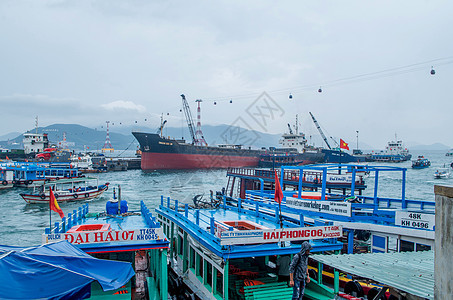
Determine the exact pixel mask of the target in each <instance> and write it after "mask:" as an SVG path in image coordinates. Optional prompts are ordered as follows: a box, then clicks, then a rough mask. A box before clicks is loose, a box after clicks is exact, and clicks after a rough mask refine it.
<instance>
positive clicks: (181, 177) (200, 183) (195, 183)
mask: <svg viewBox="0 0 453 300" xmlns="http://www.w3.org/2000/svg"><path fill="white" fill-rule="evenodd" d="M411 153H412V158H413V159H416V158H417V156H418V155H424V156H425V157H426V158H428V159H429V160H430V161H431V167H429V168H426V169H418V170H415V169H412V168H411V162H410V161H406V162H402V163H397V164H388V163H387V164H385V163H368V165H381V166H382V165H385V166H396V167H401V168H407V174H406V191H405V192H406V198H407V199H416V200H427V201H430V200H432V201H434V185H435V184H437V185H451V184H453V176H452V177H451V178H447V179H434V172H435V171H436V169H438V168H441V167H444V165H445V166H446V167H450V164H451V163H452V161H453V157H448V156H445V151H429V152H428V151H424V152H423V153H422V152H419V151H417V152H415V151H414V152H411ZM452 175H453V174H452ZM87 176H89V177H93V176H94V177H97V178H98V180H99V184H101V183H105V182H109V183H110V185H109V190H108V191H106V192H104V194H103V195H102V196H101V197H100V198H98V199H95V200H91V201H76V202H70V203H61V204H60V206H61V208H62V210H63V212H64V213H65V215H67V214H68V213H72V211H73V210H75V209H78V207H80V206H82V204H84V203H88V204H89V207H90V212H101V211H105V205H106V202H107V201H108V200H109V199H111V198H112V197H113V188H114V187H115V189H117V188H118V185H120V186H121V198H122V199H123V200H127V201H128V205H129V210H130V211H131V210H139V209H140V201H142V200H143V201H144V202H145V204H146V205H147V207H148V208H149V209H150V210H152V211H153V210H154V209H155V208H156V207H158V206H159V204H160V199H161V195H163V196H164V197H171V198H172V199H177V200H179V201H180V203H192V199H193V197H194V196H196V195H199V194H204V199H206V200H207V199H209V195H210V191H211V190H212V191H213V192H214V193H215V192H216V191H220V190H221V189H222V187H225V186H226V184H227V180H228V179H227V177H226V170H222V169H215V170H179V171H154V172H144V171H142V170H129V171H123V172H109V173H101V174H88V175H87ZM365 182H366V184H367V186H368V188H367V190H366V191H365V193H364V194H366V195H373V188H374V179H373V178H372V177H369V178H366V179H365ZM378 183H379V187H378V191H379V193H378V196H380V197H399V198H401V185H402V174H401V172H382V174H380V175H379V182H378ZM29 191H31V189H26V188H12V189H8V190H2V191H0V245H12V246H32V245H39V244H41V238H42V234H43V233H44V229H45V228H46V227H49V219H50V218H49V207H48V205H42V204H27V203H26V202H25V201H24V200H23V199H22V197H21V196H20V195H19V194H20V193H23V192H29ZM58 220H60V218H59V216H58V214H57V213H55V212H52V223H54V222H55V221H58Z"/></svg>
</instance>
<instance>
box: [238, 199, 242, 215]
mask: <svg viewBox="0 0 453 300" xmlns="http://www.w3.org/2000/svg"><path fill="white" fill-rule="evenodd" d="M241 206H242V199H241V198H240V197H239V198H238V212H241Z"/></svg>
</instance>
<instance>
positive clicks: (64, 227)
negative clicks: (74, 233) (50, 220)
mask: <svg viewBox="0 0 453 300" xmlns="http://www.w3.org/2000/svg"><path fill="white" fill-rule="evenodd" d="M61 232H62V233H65V232H66V217H63V218H61Z"/></svg>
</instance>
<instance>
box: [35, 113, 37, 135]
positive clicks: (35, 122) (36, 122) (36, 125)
mask: <svg viewBox="0 0 453 300" xmlns="http://www.w3.org/2000/svg"><path fill="white" fill-rule="evenodd" d="M35 129H36V134H38V116H36V119H35Z"/></svg>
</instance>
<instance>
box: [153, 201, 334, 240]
mask: <svg viewBox="0 0 453 300" xmlns="http://www.w3.org/2000/svg"><path fill="white" fill-rule="evenodd" d="M231 200H232V199H231V198H229V197H226V196H223V201H222V205H221V208H223V209H226V210H236V211H238V212H241V213H244V214H254V215H255V216H257V217H261V218H263V219H267V220H270V221H272V222H274V223H276V224H278V223H279V222H280V217H281V216H280V213H279V210H278V206H277V207H276V206H275V205H273V204H268V203H263V202H257V201H253V200H245V199H240V198H238V199H234V200H233V202H234V203H236V205H231V204H229V201H231ZM180 208H181V209H182V210H181V209H180ZM160 209H164V210H166V211H167V212H172V213H173V214H177V216H178V218H181V219H183V220H184V221H185V222H186V223H188V224H190V223H195V224H196V225H197V226H199V227H201V226H200V224H202V223H205V224H206V225H208V226H207V227H206V230H205V231H204V232H205V233H208V234H211V235H214V236H215V238H218V237H219V236H220V232H221V231H224V230H229V231H232V230H234V227H232V226H229V225H226V224H225V223H223V222H219V221H217V220H215V218H214V217H212V216H209V215H207V214H205V213H203V212H202V211H201V210H199V209H194V208H190V209H189V205H188V204H187V203H186V204H184V207H180V206H179V201H178V200H173V199H171V198H170V197H167V198H166V200H165V199H164V197H163V196H161V206H160ZM189 215H191V216H192V217H193V219H190V218H189ZM295 215H298V216H299V219H296V218H292V217H288V216H284V217H282V222H283V225H284V226H285V225H286V226H288V227H295V226H301V227H303V226H313V225H314V226H328V225H333V222H332V221H330V220H323V219H318V218H314V219H315V223H314V224H313V223H308V222H305V221H304V215H303V214H301V213H297V212H296V213H295ZM193 220H195V222H193ZM329 240H330V239H329ZM333 240H335V239H333ZM333 240H332V243H335V241H333Z"/></svg>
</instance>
